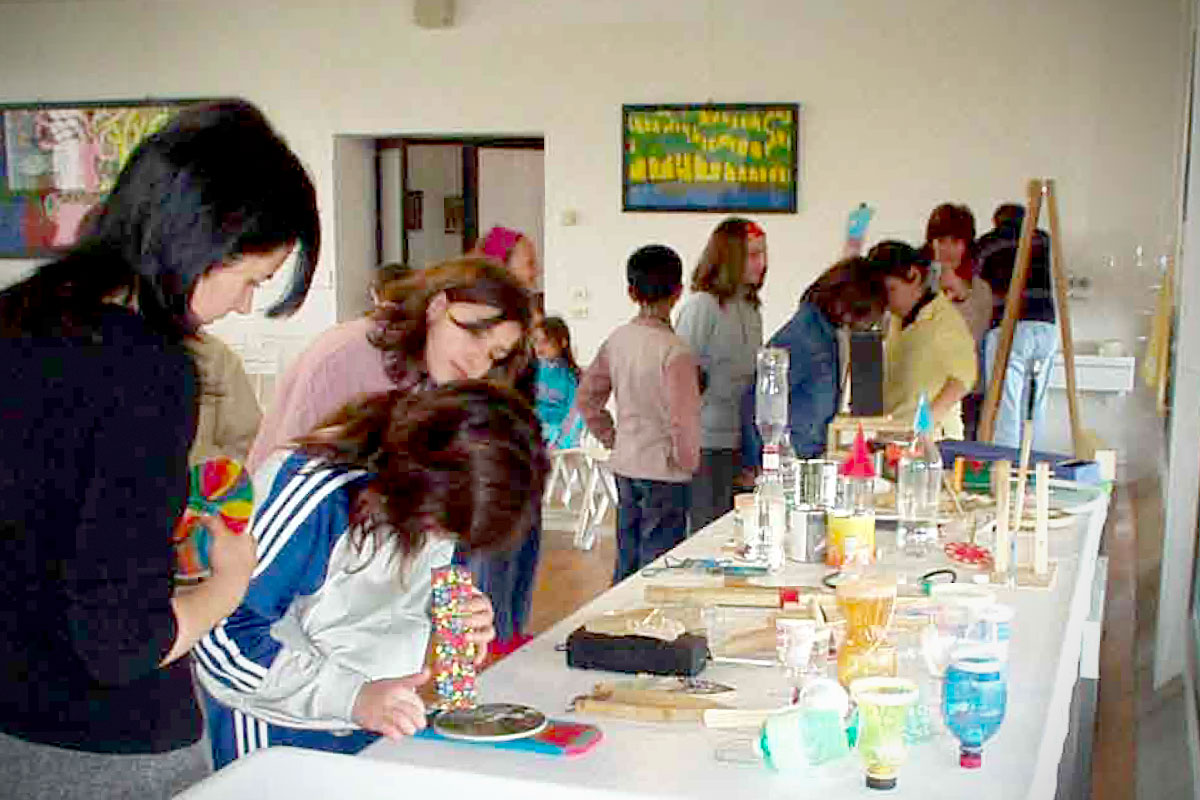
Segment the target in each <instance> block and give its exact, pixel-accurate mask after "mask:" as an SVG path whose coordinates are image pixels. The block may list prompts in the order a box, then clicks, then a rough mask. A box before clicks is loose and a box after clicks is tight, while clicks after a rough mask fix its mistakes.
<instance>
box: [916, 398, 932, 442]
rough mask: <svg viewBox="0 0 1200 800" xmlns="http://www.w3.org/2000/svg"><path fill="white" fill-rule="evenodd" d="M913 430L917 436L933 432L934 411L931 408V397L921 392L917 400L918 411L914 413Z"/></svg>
mask: <svg viewBox="0 0 1200 800" xmlns="http://www.w3.org/2000/svg"><path fill="white" fill-rule="evenodd" d="M913 431H914V432H916V434H917V436H924V435H926V434H930V435H932V434H933V411H932V410H930V408H929V398H928V397H926V396H925V393H924V392H921V397H920V399H919V400H917V413H916V414H914V415H913Z"/></svg>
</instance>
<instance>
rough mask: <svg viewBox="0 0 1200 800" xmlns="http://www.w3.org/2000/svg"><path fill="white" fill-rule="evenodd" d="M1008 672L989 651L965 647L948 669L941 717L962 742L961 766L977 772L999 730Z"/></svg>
mask: <svg viewBox="0 0 1200 800" xmlns="http://www.w3.org/2000/svg"><path fill="white" fill-rule="evenodd" d="M1006 672H1007V670H1006V669H1005V666H1004V663H1003V662H1002V661H1001V660H1000V659H999V658H997V657H996V655H995V654H994V653H992V652H990V651H988V650H987V649H986V648H970V647H964V648H962V649H961V650H960V651H959V652H958V653H956V654H955V657H954V658H953V659H952V660H951V662H950V666H949V667H947V668H946V677H945V679H944V683H943V685H942V714H943V716H944V717H945V720H946V728H947V729H948V730H949V731H950V732H951V733H953V734H954V736H955V737H956V738H957V739H958V741H959V757H958V763H959V766H961V767H963V768H965V769H978V768H979V767H980V766H982V764H983V744H984V742H986V741H987V740H988V739H990V738H992V736H994V735H995V734H996V731H998V730H1000V723H1002V722H1003V721H1004V712H1005V707H1006V705H1007V701H1008V680H1007V674H1006Z"/></svg>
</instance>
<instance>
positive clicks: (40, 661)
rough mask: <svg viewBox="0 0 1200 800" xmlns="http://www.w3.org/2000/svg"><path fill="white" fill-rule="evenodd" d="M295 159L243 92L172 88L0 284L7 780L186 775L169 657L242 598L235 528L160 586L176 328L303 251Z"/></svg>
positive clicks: (50, 790) (183, 679)
mask: <svg viewBox="0 0 1200 800" xmlns="http://www.w3.org/2000/svg"><path fill="white" fill-rule="evenodd" d="M319 239H320V234H319V221H318V216H317V208H316V195H315V191H314V189H313V185H312V182H311V180H310V179H309V177H308V175H307V173H306V172H305V170H304V167H303V166H302V165H301V164H300V161H299V160H298V159H297V158H296V156H295V154H294V153H293V152H292V151H291V150H290V149H289V148H288V146H287V144H286V143H285V142H284V141H283V140H282V139H281V138H280V137H279V135H278V134H277V133H276V132H275V131H274V130H273V129H272V128H271V126H270V124H269V123H268V122H267V120H266V119H265V118H264V117H263V115H262V114H261V112H259V110H258V109H257V108H255V107H254V106H252V105H250V104H249V103H246V102H244V101H238V100H230V101H222V102H217V103H212V104H205V105H197V106H192V107H190V108H188V109H186V110H184V111H183V112H181V113H180V114H179V115H178V116H177V117H175V118H174V119H173V120H172V121H170V122H168V123H167V125H166V126H165V127H163V128H162V129H161V130H160V131H158V132H157V133H154V134H152V135H151V136H149V137H148V138H147V139H146V140H145V141H144V142H143V143H142V144H141V145H140V146H139V147H138V149H137V150H136V151H135V152H134V153H133V155H132V156H131V157H130V159H129V161H128V163H127V164H126V165H125V167H124V168H123V170H122V171H121V174H120V175H119V176H118V178H117V181H116V185H115V186H114V187H113V189H112V191H111V193H110V194H109V196H108V197H107V198H106V199H105V201H104V204H103V206H102V209H101V210H100V212H99V213H98V214H97V215H96V216H95V217H94V219H92V220H91V221H90V222H89V225H88V228H87V230H86V232H85V235H84V238H83V240H82V241H81V242H80V243H79V244H78V245H77V246H75V247H74V248H73V249H72V250H70V251H69V252H67V253H65V254H64V255H63V256H62V257H61V258H59V259H57V260H55V261H52V262H50V263H48V264H46V265H44V266H42V267H41V268H40V269H38V270H37V271H36V272H35V273H34V274H33V275H32V276H30V277H29V278H27V279H26V280H24V281H22V282H20V283H18V284H16V285H14V286H12V287H10V288H8V289H7V290H5V291H3V292H0V383H3V385H4V386H5V391H4V392H3V394H2V396H0V420H3V424H0V537H2V539H3V543H4V546H3V547H0V574H3V575H4V577H5V580H4V581H3V582H0V774H3V775H4V781H5V788H6V791H8V792H11V793H12V794H13V796H18V797H47V796H53V797H56V798H73V797H89V798H99V797H104V798H115V797H165V796H167V795H169V794H172V793H174V792H176V791H178V790H180V789H182V788H183V787H184V786H186V785H187V784H188V783H191V782H193V781H195V780H197V779H198V778H200V777H202V776H203V774H204V772H205V770H206V766H205V760H204V756H203V752H202V751H201V750H200V748H198V747H193V746H191V745H193V744H194V743H196V742H197V741H198V739H199V738H200V735H201V730H202V725H201V718H200V713H199V710H198V708H197V705H196V701H195V697H194V694H193V689H192V682H191V674H190V670H189V663H188V659H187V658H186V656H187V654H188V652H189V651H190V649H191V647H192V645H193V644H195V643H196V641H197V640H198V639H200V637H202V636H204V634H205V633H207V632H208V630H209V629H210V628H212V626H213V625H214V624H215V623H217V622H218V621H219V620H221V619H222V618H223V617H225V616H226V615H227V614H229V613H230V612H231V611H232V610H233V609H234V608H236V607H237V604H238V603H239V602H240V601H241V598H242V596H243V594H244V593H245V591H246V587H247V585H248V583H249V580H250V576H251V573H252V572H253V570H254V566H255V550H254V540H253V537H251V536H249V535H244V536H235V535H233V534H231V533H230V532H229V531H228V529H227V528H225V526H224V525H222V524H221V523H220V522H219V521H218V520H215V519H212V520H209V522H208V525H209V528H210V531H211V533H212V547H211V561H212V575H211V577H210V578H208V579H207V580H206V581H204V582H203V583H202V584H200V585H198V586H196V587H194V588H191V589H187V590H182V589H180V590H176V589H175V588H173V585H172V576H173V574H174V572H175V562H174V554H173V551H172V547H171V543H170V535H171V532H172V529H173V528H174V526H175V523H176V520H177V518H178V517H179V515H180V512H181V511H182V510H183V506H184V502H185V500H186V496H187V488H188V487H187V453H188V448H189V446H190V445H191V441H192V437H193V435H194V433H195V427H196V413H197V400H198V396H199V387H198V385H197V384H198V377H197V372H196V366H195V364H194V363H193V359H192V357H191V356H190V355H189V351H188V349H187V347H186V340H187V339H188V338H189V337H191V336H192V335H194V334H195V333H196V332H197V331H198V330H199V329H200V327H201V326H202V325H204V324H206V323H209V322H212V321H213V320H215V319H217V318H219V317H222V316H224V315H225V314H227V313H229V312H230V311H235V310H236V311H240V312H242V313H248V312H249V311H250V307H251V302H252V299H253V294H254V290H255V288H256V287H257V286H258V285H259V284H261V283H263V282H264V281H266V280H268V279H269V278H270V277H271V276H272V275H274V274H275V272H277V271H278V270H279V269H280V268H281V266H282V264H283V263H284V262H285V261H286V260H287V259H288V257H289V255H290V254H291V253H292V251H293V250H295V251H296V255H295V258H294V266H293V268H292V279H291V283H290V286H289V288H288V289H287V290H286V292H285V294H284V296H283V297H282V298H281V299H280V300H278V301H277V302H276V303H275V304H274V305H273V306H271V308H270V309H269V310H268V311H267V314H268V316H286V315H288V314H290V313H291V312H293V311H294V310H295V309H296V308H298V307H299V306H300V304H301V303H302V302H303V300H304V297H305V295H306V294H307V292H308V288H309V285H310V283H311V281H312V275H313V270H314V268H315V266H316V260H317V253H318V249H319Z"/></svg>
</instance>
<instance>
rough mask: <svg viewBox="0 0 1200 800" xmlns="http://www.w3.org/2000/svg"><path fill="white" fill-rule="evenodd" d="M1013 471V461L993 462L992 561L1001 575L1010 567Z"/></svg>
mask: <svg viewBox="0 0 1200 800" xmlns="http://www.w3.org/2000/svg"><path fill="white" fill-rule="evenodd" d="M1011 472H1012V462H1011V461H997V462H995V463H993V464H992V481H993V483H994V484H995V488H994V490H995V492H996V536H995V541H996V546H995V547H994V548H993V552H992V563H993V564H994V565H995V567H996V572H997V573H999V574H1001V575H1004V574H1007V573H1008V568H1009V563H1008V556H1009V537H1010V536H1011V535H1012V531H1011V530H1010V529H1009V527H1008V521H1009V510H1010V506H1009V495H1010V494H1011V488H1012V487H1011V485H1010V484H1009V476H1010V475H1011Z"/></svg>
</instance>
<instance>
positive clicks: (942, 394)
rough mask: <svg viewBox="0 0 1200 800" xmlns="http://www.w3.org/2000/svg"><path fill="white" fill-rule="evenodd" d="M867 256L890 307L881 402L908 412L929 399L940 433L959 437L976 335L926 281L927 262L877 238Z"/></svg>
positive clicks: (900, 413) (898, 413)
mask: <svg viewBox="0 0 1200 800" xmlns="http://www.w3.org/2000/svg"><path fill="white" fill-rule="evenodd" d="M867 259H868V260H869V261H870V262H871V263H872V264H873V265H874V266H875V267H876V268H877V269H878V270H880V272H881V273H882V274H883V282H884V285H885V286H886V288H887V303H888V310H889V311H890V312H891V320H890V321H889V327H888V336H887V342H886V345H885V366H884V369H885V372H884V382H883V405H884V408H885V409H886V410H887V413H888V414H890V415H891V416H892V417H893V418H894V419H898V420H904V419H909V418H911V417H912V415H913V413H914V412H915V411H916V408H917V401H918V399H919V398H920V396H921V395H922V394H924V395H925V396H926V397H928V398H929V402H930V409H931V411H932V412H933V419H934V423H935V424H936V425H937V426H938V428H939V432H940V434H941V436H942V437H944V438H948V439H961V438H962V437H963V421H962V409H961V401H962V398H963V397H964V396H965V395H966V393H967V391H968V390H969V389H970V388H971V386H973V385H974V383H975V378H976V364H975V340H974V338H973V337H972V336H971V331H970V329H969V328H968V327H967V323H966V322H964V321H963V318H962V314H960V313H959V311H958V309H956V308H955V307H954V304H953V303H951V302H950V300H948V299H947V298H946V296H945V295H944V294H942V293H941V292H936V291H934V290H933V289H932V288H931V287H930V286H929V280H928V279H929V261H928V260H927V259H925V258H924V257H923V256H921V255H920V253H918V252H917V250H915V249H914V248H912V247H910V246H908V245H907V244H904V243H903V242H896V241H887V242H881V243H879V244H877V245H875V247H873V248H871V252H870V253H869V254H868V255H867Z"/></svg>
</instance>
